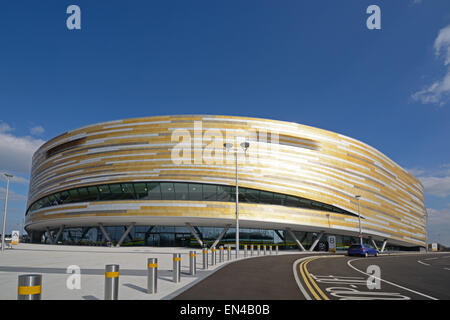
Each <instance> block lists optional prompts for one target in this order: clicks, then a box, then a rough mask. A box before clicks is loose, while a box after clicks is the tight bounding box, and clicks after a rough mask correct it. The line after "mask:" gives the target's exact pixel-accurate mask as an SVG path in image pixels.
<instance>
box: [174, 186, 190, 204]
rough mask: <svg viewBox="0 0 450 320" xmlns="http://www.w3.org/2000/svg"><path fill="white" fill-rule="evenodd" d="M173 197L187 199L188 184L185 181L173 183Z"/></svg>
mask: <svg viewBox="0 0 450 320" xmlns="http://www.w3.org/2000/svg"><path fill="white" fill-rule="evenodd" d="M173 187H174V188H175V199H176V200H189V192H188V184H187V183H174V184H173Z"/></svg>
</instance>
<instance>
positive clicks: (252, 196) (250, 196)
mask: <svg viewBox="0 0 450 320" xmlns="http://www.w3.org/2000/svg"><path fill="white" fill-rule="evenodd" d="M242 189H243V190H242V191H243V193H245V197H246V199H247V201H248V202H250V203H259V190H254V189H247V188H242ZM239 190H241V188H239ZM239 193H240V192H239Z"/></svg>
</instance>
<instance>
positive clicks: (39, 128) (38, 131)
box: [30, 126, 45, 136]
mask: <svg viewBox="0 0 450 320" xmlns="http://www.w3.org/2000/svg"><path fill="white" fill-rule="evenodd" d="M30 132H31V134H32V135H35V136H40V135H42V134H43V133H44V132H45V129H44V128H43V127H42V126H36V127H33V128H31V129H30Z"/></svg>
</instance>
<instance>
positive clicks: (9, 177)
mask: <svg viewBox="0 0 450 320" xmlns="http://www.w3.org/2000/svg"><path fill="white" fill-rule="evenodd" d="M3 174H4V175H5V177H6V178H8V179H11V178H12V177H13V175H12V174H9V173H3Z"/></svg>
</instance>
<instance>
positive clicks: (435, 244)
mask: <svg viewBox="0 0 450 320" xmlns="http://www.w3.org/2000/svg"><path fill="white" fill-rule="evenodd" d="M431 251H438V244H437V243H436V242H433V243H432V244H431Z"/></svg>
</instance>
